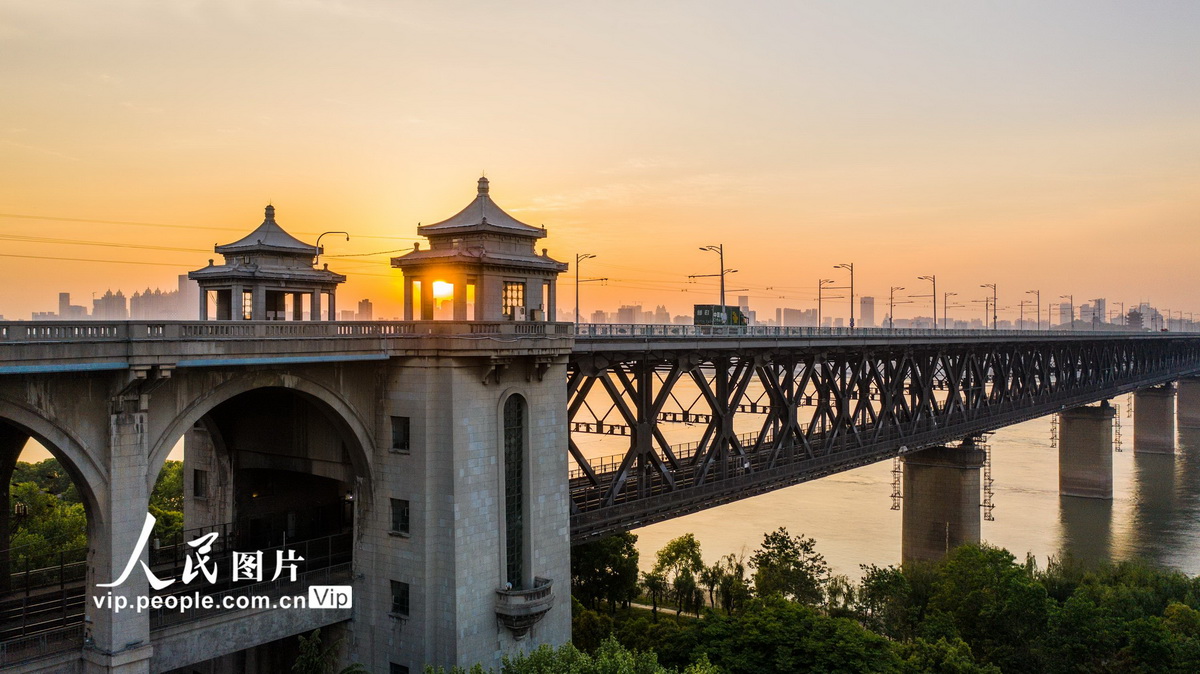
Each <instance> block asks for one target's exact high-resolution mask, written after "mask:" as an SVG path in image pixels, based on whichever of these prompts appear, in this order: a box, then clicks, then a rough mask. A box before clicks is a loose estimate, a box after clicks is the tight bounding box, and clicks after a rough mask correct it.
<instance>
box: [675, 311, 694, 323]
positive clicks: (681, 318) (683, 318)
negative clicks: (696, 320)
mask: <svg viewBox="0 0 1200 674" xmlns="http://www.w3.org/2000/svg"><path fill="white" fill-rule="evenodd" d="M672 322H673V323H674V324H675V325H691V324H692V317H691V315H684V314H680V315H678V316H676V317H675V319H674V320H673V321H672Z"/></svg>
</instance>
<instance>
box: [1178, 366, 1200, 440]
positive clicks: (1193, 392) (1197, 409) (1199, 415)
mask: <svg viewBox="0 0 1200 674" xmlns="http://www.w3.org/2000/svg"><path fill="white" fill-rule="evenodd" d="M1176 405H1177V409H1176V414H1177V419H1178V421H1179V425H1180V427H1183V428H1200V377H1185V378H1183V379H1180V380H1179V399H1178V402H1177V403H1176Z"/></svg>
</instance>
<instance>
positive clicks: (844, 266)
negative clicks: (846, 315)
mask: <svg viewBox="0 0 1200 674" xmlns="http://www.w3.org/2000/svg"><path fill="white" fill-rule="evenodd" d="M833 268H834V269H847V270H849V271H850V329H851V330H853V329H854V263H853V262H845V263H843V264H835V265H833Z"/></svg>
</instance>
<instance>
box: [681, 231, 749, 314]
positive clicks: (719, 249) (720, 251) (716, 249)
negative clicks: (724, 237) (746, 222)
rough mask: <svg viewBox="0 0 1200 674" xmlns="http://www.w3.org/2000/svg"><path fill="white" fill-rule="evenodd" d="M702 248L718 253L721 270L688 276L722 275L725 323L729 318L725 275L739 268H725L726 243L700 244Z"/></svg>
mask: <svg viewBox="0 0 1200 674" xmlns="http://www.w3.org/2000/svg"><path fill="white" fill-rule="evenodd" d="M700 250H708V251H712V252H714V253H716V254H717V257H718V259H719V264H720V265H721V271H720V272H719V273H716V274H692V275H691V276H688V278H703V277H706V276H719V277H721V324H722V325H724V324H725V320H726V318H727V316H726V315H725V275H726V274H732V273H734V272H736V271H737V270H736V269H726V268H725V244H723V243H719V244H717V245H715V246H700Z"/></svg>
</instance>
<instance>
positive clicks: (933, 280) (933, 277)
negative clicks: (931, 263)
mask: <svg viewBox="0 0 1200 674" xmlns="http://www.w3.org/2000/svg"><path fill="white" fill-rule="evenodd" d="M917 280H918V281H929V282H930V283H932V284H933V294H932V295H930V297H932V298H933V329H934V330H937V276H936V275H934V274H929V275H928V276H918V277H917Z"/></svg>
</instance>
